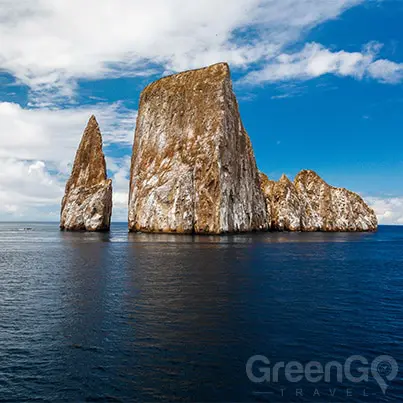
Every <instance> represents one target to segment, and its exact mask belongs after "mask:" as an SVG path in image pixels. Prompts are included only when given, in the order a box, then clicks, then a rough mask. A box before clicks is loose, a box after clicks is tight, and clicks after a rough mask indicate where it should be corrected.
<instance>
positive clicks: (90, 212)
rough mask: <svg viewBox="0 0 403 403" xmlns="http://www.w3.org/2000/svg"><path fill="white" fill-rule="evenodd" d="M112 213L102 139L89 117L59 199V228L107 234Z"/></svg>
mask: <svg viewBox="0 0 403 403" xmlns="http://www.w3.org/2000/svg"><path fill="white" fill-rule="evenodd" d="M111 214H112V181H111V180H110V179H107V173H106V163H105V156H104V153H103V151H102V136H101V132H100V130H99V126H98V123H97V121H96V119H95V116H91V118H90V120H89V122H88V125H87V127H86V129H85V131H84V134H83V137H82V139H81V143H80V146H79V148H78V150H77V154H76V158H75V160H74V165H73V171H72V173H71V176H70V179H69V180H68V182H67V184H66V191H65V194H64V197H63V200H62V210H61V219H60V229H62V230H71V231H80V230H87V231H107V230H109V227H110V221H111Z"/></svg>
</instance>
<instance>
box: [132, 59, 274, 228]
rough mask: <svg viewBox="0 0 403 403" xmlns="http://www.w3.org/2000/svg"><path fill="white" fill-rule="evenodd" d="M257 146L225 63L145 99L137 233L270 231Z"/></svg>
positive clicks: (147, 93) (135, 162) (135, 163)
mask: <svg viewBox="0 0 403 403" xmlns="http://www.w3.org/2000/svg"><path fill="white" fill-rule="evenodd" d="M266 220H267V217H266V206H265V200H264V195H263V193H262V191H261V189H260V180H259V174H258V170H257V168H256V162H255V157H254V153H253V150H252V145H251V142H250V140H249V137H248V135H247V133H246V131H245V129H244V127H243V125H242V122H241V119H240V116H239V111H238V104H237V101H236V98H235V95H234V93H233V91H232V84H231V78H230V71H229V67H228V65H227V64H225V63H220V64H216V65H213V66H210V67H206V68H202V69H199V70H193V71H186V72H183V73H179V74H175V75H172V76H169V77H165V78H162V79H160V80H158V81H156V82H154V83H152V84H150V85H149V86H147V87H146V88H145V89H144V91H143V92H142V94H141V98H140V106H139V113H138V117H137V125H136V133H135V140H134V146H133V155H132V164H131V174H130V191H129V230H130V231H144V232H177V233H211V234H220V233H227V232H245V231H252V230H264V229H267V221H266Z"/></svg>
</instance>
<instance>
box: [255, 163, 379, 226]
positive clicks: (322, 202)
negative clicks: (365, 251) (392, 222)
mask: <svg viewBox="0 0 403 403" xmlns="http://www.w3.org/2000/svg"><path fill="white" fill-rule="evenodd" d="M261 186H262V190H263V192H264V194H265V196H266V203H267V217H268V222H269V226H270V229H272V230H280V231H375V230H376V229H377V227H378V222H377V218H376V215H375V213H374V211H373V210H372V209H371V208H369V207H368V206H367V205H366V204H365V202H364V201H363V200H362V198H361V197H360V196H358V195H357V194H356V193H353V192H350V191H349V190H347V189H343V188H335V187H333V186H330V185H328V184H327V183H326V182H325V181H324V180H323V179H321V178H320V177H319V176H318V175H317V174H316V173H315V172H313V171H307V170H304V171H301V172H300V173H299V174H298V175H297V176H296V177H295V180H294V183H292V182H291V181H290V180H289V179H288V178H287V177H286V176H285V175H283V176H282V177H281V179H280V180H279V181H278V182H274V181H271V180H269V179H268V178H267V176H266V175H264V174H261Z"/></svg>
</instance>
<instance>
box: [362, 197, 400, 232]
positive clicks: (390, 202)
mask: <svg viewBox="0 0 403 403" xmlns="http://www.w3.org/2000/svg"><path fill="white" fill-rule="evenodd" d="M366 201H367V202H368V204H369V205H370V206H371V207H372V208H373V209H374V211H375V213H376V215H377V217H378V221H379V223H380V224H384V225H387V224H389V225H403V197H367V198H366Z"/></svg>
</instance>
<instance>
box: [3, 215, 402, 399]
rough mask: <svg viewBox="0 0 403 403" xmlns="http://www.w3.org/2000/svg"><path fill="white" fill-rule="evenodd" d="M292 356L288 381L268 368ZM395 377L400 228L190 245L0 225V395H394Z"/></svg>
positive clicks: (116, 230)
mask: <svg viewBox="0 0 403 403" xmlns="http://www.w3.org/2000/svg"><path fill="white" fill-rule="evenodd" d="M26 227H32V230H30V231H27V230H24V228H26ZM255 355H261V356H263V358H262V357H261V358H258V359H255V362H254V364H253V365H250V367H249V369H250V371H249V372H250V373H252V375H253V376H254V377H255V379H254V380H255V381H256V379H257V380H259V382H253V380H251V379H250V377H248V375H247V372H246V364H247V362H249V364H251V361H250V357H252V356H255ZM381 355H387V356H390V357H393V359H394V360H395V361H396V365H397V368H395V364H394V362H393V361H390V360H389V361H387V362H386V361H384V363H383V364H384V365H382V363H381V365H378V361H375V364H374V365H375V367H376V368H375V369H376V371H375V375H376V376H373V374H372V372H371V369H370V367H371V363H373V361H374V360H375V359H376V357H378V356H381ZM351 356H360V357H361V358H360V359H359V360H361V361H359V360H357V358H354V357H353V358H352V359H350V361H353V364H352V366H351V370H349V373H350V374H351V376H354V377H355V378H351V376H350V377H348V374H347V371H344V370H345V368H344V364H345V362H346V360H349V358H350V357H351ZM264 357H265V358H264ZM364 359H365V360H367V361H363V360H364ZM381 360H382V359H381ZM292 361H296V362H297V363H299V364H298V365H301V366H302V368H303V371H304V372H303V375H302V379H301V380H299V381H298V382H290V380H289V377H287V374H288V373H287V374H286V369H281V363H284V366H286V365H287V364H288V363H290V362H292ZM310 361H317V363H319V364H321V365H322V366H323V367H325V366H326V364H327V363H328V362H330V361H336V362H338V363H340V364H341V365H343V369H342V371H341V376H342V379H340V380H339V379H338V378H337V375H338V374H339V373H338V372H337V371H333V372H331V373H330V378H329V379H327V380H325V378H324V377H322V378H320V376H319V377H316V378H315V379H314V381H315V382H314V381H313V380H312V377H310V378H308V377H307V375H306V368H307V364H308V363H309V362H310ZM385 362H386V364H385ZM275 364H278V368H277V370H275V368H274V366H275ZM399 367H401V368H399ZM287 368H288V369H287V371H289V369H290V367H289V366H288V367H287ZM298 368H300V367H298ZM360 368H361V369H360ZM294 369H295V368H294ZM311 369H312V367H310V370H311ZM366 369H369V376H368V379H364V380H362V381H360V382H358V381H357V377H358V376H359V375H362V374H363V373H364V374H365V371H366ZM395 369H396V371H397V374H394V373H393V371H394V370H395ZM269 371H270V372H269ZM402 371H403V227H380V229H379V232H377V233H374V234H324V233H314V234H302V233H290V234H288V233H277V234H274V233H273V234H271V233H267V234H251V235H237V236H222V237H209V236H201V237H199V236H178V235H176V236H175V235H146V234H128V233H127V229H126V225H125V224H114V225H113V227H112V231H111V233H110V234H89V233H65V232H59V231H58V226H57V224H54V223H48V224H40V223H31V224H29V223H0V400H1V401H10V402H11V401H15V402H25V401H31V400H32V401H69V402H70V401H116V402H119V401H123V402H126V401H141V402H144V401H192V402H209V401H214V402H227V401H228V402H229V401H235V402H236V401H248V402H254V401H257V402H291V401H298V402H300V401H303V402H323V401H333V402H378V401H403V382H402ZM308 372H309V371H308ZM319 372H320V371H319ZM276 374H277V375H278V376H275V375H276ZM309 374H310V375H311V376H312V372H309V373H308V376H309ZM263 375H265V377H264V376H263ZM262 378H264V379H263V382H262ZM388 378H394V379H392V380H390V381H389V379H388ZM293 380H294V381H295V378H294V379H293ZM382 380H383V381H384V383H382ZM381 385H384V386H385V385H386V386H388V388H387V389H386V391H385V394H384V393H383V391H382V388H381Z"/></svg>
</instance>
